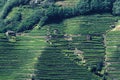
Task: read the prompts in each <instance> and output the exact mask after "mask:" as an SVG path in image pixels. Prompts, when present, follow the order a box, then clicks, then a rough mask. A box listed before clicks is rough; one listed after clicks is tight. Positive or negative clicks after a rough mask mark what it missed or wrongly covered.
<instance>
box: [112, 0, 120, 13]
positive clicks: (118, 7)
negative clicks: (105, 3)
mask: <svg viewBox="0 0 120 80" xmlns="http://www.w3.org/2000/svg"><path fill="white" fill-rule="evenodd" d="M113 14H114V15H120V0H116V1H115V3H114V4H113Z"/></svg>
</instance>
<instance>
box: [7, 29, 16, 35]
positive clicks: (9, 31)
mask: <svg viewBox="0 0 120 80" xmlns="http://www.w3.org/2000/svg"><path fill="white" fill-rule="evenodd" d="M5 35H6V36H16V33H15V32H14V31H11V30H8V31H7V32H6V33H5Z"/></svg>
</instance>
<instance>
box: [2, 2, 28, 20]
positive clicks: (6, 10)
mask: <svg viewBox="0 0 120 80" xmlns="http://www.w3.org/2000/svg"><path fill="white" fill-rule="evenodd" d="M28 2H29V0H9V1H7V3H6V4H5V6H4V8H3V10H2V13H1V16H0V18H2V19H4V18H5V17H6V16H7V14H8V13H9V12H10V11H11V9H12V8H13V7H15V6H19V5H24V4H27V3H28Z"/></svg>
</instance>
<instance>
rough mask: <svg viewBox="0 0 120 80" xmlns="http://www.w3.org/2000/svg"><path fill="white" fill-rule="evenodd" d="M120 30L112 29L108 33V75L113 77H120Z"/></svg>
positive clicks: (116, 78) (117, 79) (117, 78)
mask: <svg viewBox="0 0 120 80" xmlns="http://www.w3.org/2000/svg"><path fill="white" fill-rule="evenodd" d="M119 35H120V32H119V31H110V32H108V33H107V48H106V53H107V55H106V65H107V71H108V77H109V78H110V80H111V79H113V80H114V79H115V80H119V79H120V76H119V75H120V69H119V67H120V65H119V63H120V61H119V59H120V54H119V53H120V49H119V47H120V43H119V41H120V36H119Z"/></svg>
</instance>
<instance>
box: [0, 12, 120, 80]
mask: <svg viewBox="0 0 120 80" xmlns="http://www.w3.org/2000/svg"><path fill="white" fill-rule="evenodd" d="M117 18H118V17H113V16H111V15H109V14H104V15H100V14H96V15H89V16H79V17H75V18H70V19H66V20H64V21H62V22H60V23H59V24H48V25H45V26H44V27H42V28H40V29H39V28H38V27H37V26H36V27H35V28H34V29H33V30H31V31H26V33H23V35H22V36H17V38H16V39H17V41H16V42H8V41H7V39H6V38H5V36H4V34H3V33H1V34H0V80H29V79H31V78H34V79H35V80H102V79H103V77H100V76H98V75H96V74H95V73H93V72H91V71H90V70H89V69H88V68H92V67H97V66H98V65H99V63H104V60H106V59H105V58H109V57H110V58H109V59H108V62H110V61H111V60H113V61H114V64H115V65H117V64H116V62H117V61H116V58H114V59H113V57H111V56H113V55H109V54H107V57H105V55H106V51H105V50H107V51H108V52H111V51H112V50H113V51H116V52H117V51H118V49H119V48H117V47H116V48H115V49H113V48H112V49H111V48H109V46H110V45H111V46H114V45H116V46H119V45H118V44H117V43H118V42H116V41H113V42H111V40H112V38H113V37H114V35H116V34H119V32H111V33H108V34H107V41H108V42H107V46H108V47H107V49H106V46H105V43H104V38H103V36H102V34H104V33H105V32H106V30H109V29H110V27H109V26H110V25H111V24H114V22H115V20H116V19H117ZM48 29H49V33H50V34H51V36H56V37H57V38H52V39H51V40H50V42H52V44H49V43H47V42H46V41H45V38H44V37H45V36H46V35H47V33H48V31H47V30H48ZM55 29H58V31H59V34H57V35H55V34H54V30H55ZM64 34H67V35H71V36H72V40H70V41H69V40H65V39H64V38H63V35H64ZM78 34H79V36H76V35H78ZM88 34H90V35H91V37H92V39H91V40H87V38H86V36H87V35H88ZM95 34H98V35H95ZM110 34H113V36H112V35H110ZM118 36H119V35H118ZM118 36H116V37H114V38H115V40H118V41H119V39H118V38H117V37H118ZM114 42H116V43H114ZM111 43H112V44H111ZM75 48H77V49H79V50H81V51H83V52H84V54H83V56H84V59H85V61H86V62H85V63H84V64H83V63H81V59H80V57H79V56H77V55H75V54H74V50H75ZM115 56H116V55H115ZM115 56H114V57H115ZM117 59H118V58H117ZM111 62H112V61H111ZM115 65H112V66H115ZM109 67H110V66H109ZM109 73H110V75H113V76H116V77H117V76H118V75H119V72H117V71H116V72H115V74H113V73H114V71H112V70H109Z"/></svg>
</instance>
